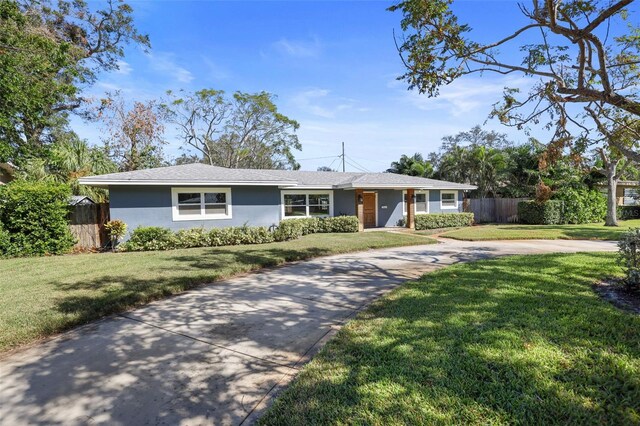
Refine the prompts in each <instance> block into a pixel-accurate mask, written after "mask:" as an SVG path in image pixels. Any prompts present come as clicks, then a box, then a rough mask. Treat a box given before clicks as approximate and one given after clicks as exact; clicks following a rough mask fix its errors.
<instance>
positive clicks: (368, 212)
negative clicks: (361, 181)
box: [363, 192, 377, 228]
mask: <svg viewBox="0 0 640 426" xmlns="http://www.w3.org/2000/svg"><path fill="white" fill-rule="evenodd" d="M363 204H364V205H363V210H364V227H365V228H375V226H376V207H377V206H376V194H375V193H373V192H365V193H364V202H363Z"/></svg>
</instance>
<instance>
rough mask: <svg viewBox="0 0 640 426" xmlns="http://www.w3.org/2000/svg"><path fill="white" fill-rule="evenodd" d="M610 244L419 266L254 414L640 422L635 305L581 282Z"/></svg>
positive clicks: (287, 419)
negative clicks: (611, 299)
mask: <svg viewBox="0 0 640 426" xmlns="http://www.w3.org/2000/svg"><path fill="white" fill-rule="evenodd" d="M618 273H619V269H618V268H617V267H616V262H615V254H602V253H594V254H554V255H536V256H516V257H507V258H501V259H496V260H487V261H481V262H476V263H470V264H461V265H456V266H452V267H448V268H446V269H443V270H440V271H438V272H434V273H431V274H427V275H425V276H424V277H423V278H422V279H421V280H419V281H416V282H410V283H407V284H405V285H403V286H402V287H400V288H398V289H396V290H395V291H393V292H392V293H390V294H389V295H387V296H385V297H383V298H382V299H379V300H378V301H377V302H375V303H374V304H373V305H372V306H371V307H370V308H368V309H367V310H366V311H364V312H362V313H361V314H360V315H358V316H357V317H356V318H355V319H354V320H352V321H351V322H349V323H348V324H347V325H346V326H345V327H344V328H343V329H342V330H341V331H340V332H339V333H338V335H337V336H336V337H335V338H334V339H333V340H331V341H330V342H329V343H328V344H327V346H325V348H324V349H323V350H322V351H321V352H320V353H319V354H318V355H317V356H316V358H315V359H314V360H313V361H312V362H311V363H310V364H308V365H307V366H306V367H305V368H304V369H303V371H302V372H301V373H300V374H299V375H298V377H297V378H296V379H295V380H294V382H293V383H292V384H291V385H290V386H289V388H288V389H286V390H285V391H284V392H283V393H282V394H281V395H280V397H279V398H278V399H277V400H276V402H275V404H274V405H273V406H272V407H271V409H270V410H269V411H268V412H267V414H266V416H265V417H263V418H262V420H261V421H262V423H263V424H372V425H391V424H411V425H417V424H451V425H457V424H480V425H488V424H562V425H565V424H619V425H631V424H639V423H640V333H639V330H640V316H637V315H633V314H629V313H626V312H622V311H619V310H618V309H617V308H615V307H613V306H612V305H610V304H609V303H608V302H605V301H603V300H601V299H600V298H599V297H598V296H596V294H595V293H594V292H593V290H592V288H591V284H592V283H593V282H594V281H595V280H597V279H599V278H601V277H604V276H612V275H617V274H618Z"/></svg>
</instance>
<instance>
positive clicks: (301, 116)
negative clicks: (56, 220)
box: [72, 0, 527, 171]
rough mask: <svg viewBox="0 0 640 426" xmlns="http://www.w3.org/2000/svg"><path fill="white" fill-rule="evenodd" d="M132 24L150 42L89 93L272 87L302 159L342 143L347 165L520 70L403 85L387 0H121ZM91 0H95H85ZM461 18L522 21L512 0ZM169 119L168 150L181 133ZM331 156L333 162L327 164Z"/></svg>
mask: <svg viewBox="0 0 640 426" xmlns="http://www.w3.org/2000/svg"><path fill="white" fill-rule="evenodd" d="M130 3H131V4H132V6H133V7H134V10H135V19H136V24H137V26H138V28H139V29H140V31H141V32H144V33H148V34H149V36H150V38H151V43H152V49H151V51H150V52H149V53H145V52H143V51H142V50H141V49H139V48H137V47H131V48H128V49H127V50H126V56H125V58H124V59H123V61H122V62H121V64H120V65H121V66H120V70H119V71H117V72H112V73H108V74H102V75H101V76H100V79H99V81H98V82H97V83H96V84H95V85H94V86H93V87H92V88H90V89H89V90H88V93H89V94H91V95H92V96H94V97H100V96H102V95H103V94H104V93H105V91H113V90H116V89H119V90H121V91H122V93H123V94H124V95H125V96H126V97H127V98H128V99H131V100H147V99H154V98H155V99H157V98H159V97H161V96H162V95H163V94H164V92H165V91H166V90H168V89H172V90H177V89H185V90H187V91H194V90H198V89H202V88H214V89H222V90H225V91H227V92H234V91H236V90H240V91H245V92H256V91H261V90H265V91H268V92H271V93H274V94H276V95H277V96H278V99H277V105H278V107H279V109H280V111H281V112H282V113H284V114H286V115H287V116H289V117H291V118H293V119H295V120H297V121H298V122H300V125H301V128H300V130H299V137H300V141H301V143H302V152H297V153H296V157H297V158H298V159H299V160H300V163H301V165H302V169H303V170H315V169H316V168H317V167H318V166H323V165H329V164H331V163H332V161H333V159H332V158H318V157H330V156H337V155H338V154H339V153H340V143H341V142H345V145H346V152H347V155H348V156H349V157H351V159H352V160H351V161H352V165H347V170H356V167H354V166H357V167H358V168H362V169H366V170H368V171H382V170H385V169H386V168H387V167H388V166H389V163H390V162H391V161H393V160H395V159H397V158H399V157H400V155H401V154H413V153H414V152H422V153H424V154H427V153H428V152H431V151H434V150H436V149H437V148H438V147H439V146H440V139H441V138H442V137H443V136H445V135H451V134H455V133H457V132H460V131H464V130H468V129H469V128H471V127H472V126H473V125H475V124H482V123H483V122H484V121H485V120H486V118H487V115H488V113H489V111H490V109H491V104H492V103H494V102H496V101H498V100H499V99H500V96H501V91H502V88H503V87H504V86H505V85H508V84H512V83H514V80H516V79H517V78H518V77H508V78H505V77H496V76H490V75H486V76H483V77H472V78H465V79H463V80H460V81H458V82H456V83H454V84H452V85H450V86H448V87H445V88H443V89H442V90H441V96H440V97H439V98H435V99H430V98H427V97H426V95H420V94H418V93H417V92H410V91H407V90H406V84H405V83H404V82H400V81H397V80H396V77H397V76H398V75H399V74H401V73H402V72H403V66H402V63H401V61H400V59H399V58H398V54H397V51H396V48H395V45H394V40H393V30H394V29H395V30H396V32H399V26H400V25H399V23H400V18H401V15H400V14H399V13H391V12H387V11H386V8H387V7H388V6H389V5H390V4H391V2H385V1H353V2H351V1H318V2H312V1H163V0H159V1H135V0H134V1H131V2H130ZM93 4H95V5H99V4H100V3H99V2H95V3H93ZM456 7H457V10H458V12H459V14H460V17H461V20H463V21H468V22H469V23H470V24H471V25H472V26H474V24H477V25H478V26H481V27H482V29H483V32H482V33H481V34H480V36H481V37H486V39H487V40H494V39H496V38H497V37H499V36H500V35H505V34H507V33H508V31H509V30H510V29H512V28H516V27H517V25H518V23H519V22H520V20H521V16H520V13H519V11H518V9H517V5H516V2H514V1H463V2H458V4H457V6H456ZM72 126H73V128H74V129H75V130H76V131H77V132H78V133H79V135H80V136H81V137H84V138H87V139H88V140H89V141H90V142H92V143H100V135H101V134H103V133H104V132H103V129H100V128H99V127H98V126H97V125H96V123H83V122H82V121H80V120H79V119H77V118H75V119H74V120H73V122H72ZM485 127H486V128H488V129H495V130H498V131H503V132H505V133H508V134H509V135H510V136H511V137H512V139H514V140H516V141H519V142H524V141H526V139H527V136H526V135H525V134H524V133H522V132H518V131H516V130H513V129H509V128H506V127H504V126H501V125H500V124H499V123H498V122H496V121H489V122H487V123H486V124H485ZM172 131H173V130H172V129H171V128H168V129H167V139H168V140H169V144H168V145H167V147H166V148H165V151H166V153H167V154H168V156H169V157H175V156H177V155H179V153H180V151H179V149H178V148H179V144H178V142H177V141H176V140H175V139H174V138H172V136H171V133H172ZM337 163H338V162H337V161H335V162H333V164H332V165H333V167H337Z"/></svg>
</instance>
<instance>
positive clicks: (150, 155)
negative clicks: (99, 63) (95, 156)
mask: <svg viewBox="0 0 640 426" xmlns="http://www.w3.org/2000/svg"><path fill="white" fill-rule="evenodd" d="M100 114H101V118H102V119H103V120H104V123H105V126H106V133H107V135H108V136H107V137H105V138H104V143H105V148H106V150H107V152H108V153H109V155H110V156H111V158H112V159H113V160H114V161H115V162H116V163H117V164H118V167H119V168H120V170H121V171H130V170H139V169H146V168H151V167H160V166H161V165H163V164H164V163H165V161H164V157H163V152H162V146H163V145H164V144H166V141H165V140H164V139H163V134H164V124H163V123H162V120H161V117H160V114H159V112H158V105H157V104H156V103H155V102H154V101H149V102H146V103H143V102H137V101H136V102H133V106H132V107H131V108H129V106H128V105H127V103H126V102H125V100H124V98H123V97H122V96H121V95H120V94H119V93H117V92H116V93H115V94H109V97H108V98H106V99H103V100H102V105H101V108H100Z"/></svg>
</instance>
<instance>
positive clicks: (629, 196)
mask: <svg viewBox="0 0 640 426" xmlns="http://www.w3.org/2000/svg"><path fill="white" fill-rule="evenodd" d="M639 198H640V194H638V190H637V189H636V188H624V198H623V200H622V205H623V206H636V205H638V199H639Z"/></svg>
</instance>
